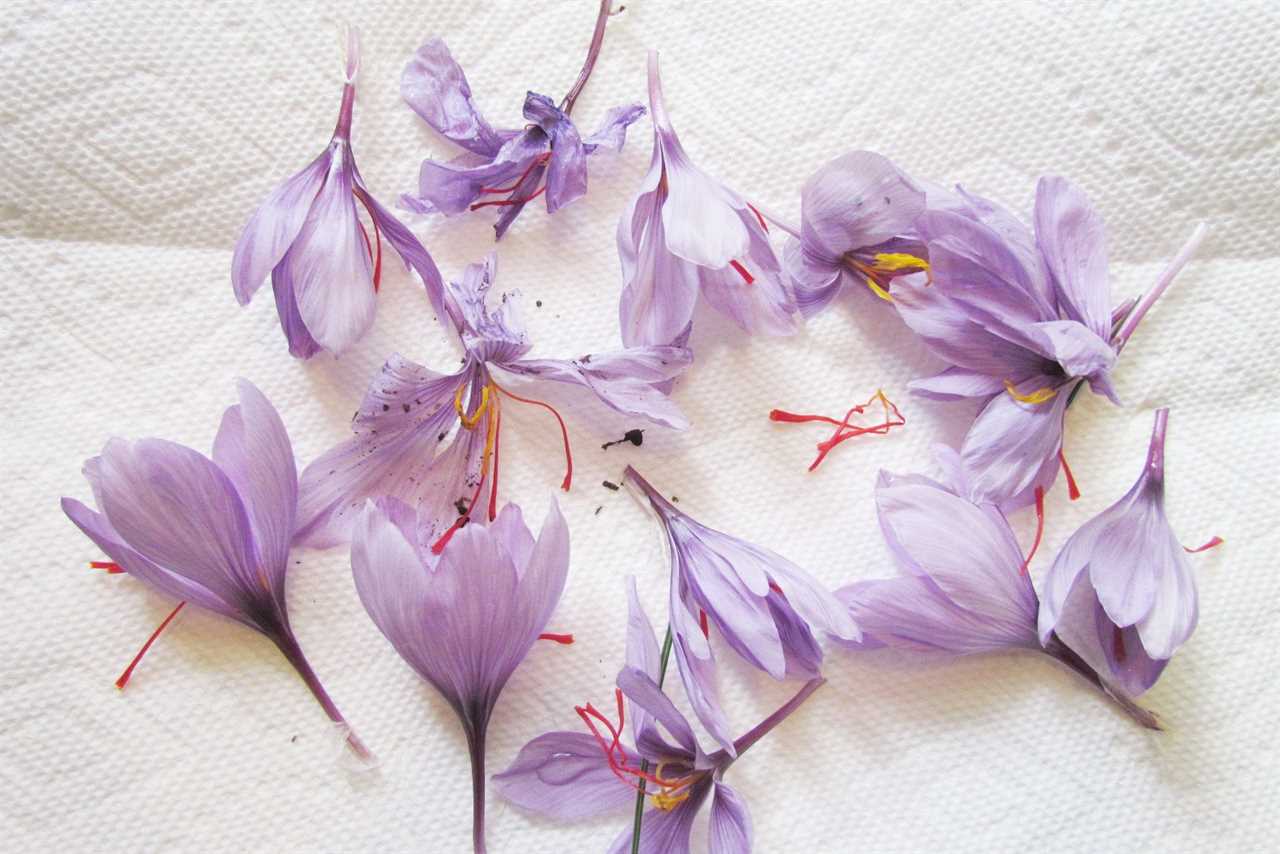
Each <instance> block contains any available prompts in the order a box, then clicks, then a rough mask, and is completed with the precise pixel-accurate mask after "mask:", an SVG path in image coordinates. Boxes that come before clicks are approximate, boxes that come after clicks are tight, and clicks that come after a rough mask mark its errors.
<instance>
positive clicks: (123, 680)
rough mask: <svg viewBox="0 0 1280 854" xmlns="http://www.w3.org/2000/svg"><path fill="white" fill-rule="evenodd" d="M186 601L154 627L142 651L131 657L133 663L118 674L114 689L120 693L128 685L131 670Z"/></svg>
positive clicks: (131, 673)
mask: <svg viewBox="0 0 1280 854" xmlns="http://www.w3.org/2000/svg"><path fill="white" fill-rule="evenodd" d="M186 604H187V603H186V600H183V601H182V602H179V603H178V607H176V608H174V609H173V610H172V611H170V612H169V616H167V617H165V618H164V620H163V621H162V622H161V623H160V625H158V626H156V630H155V631H154V632H152V633H151V637H149V638H147V642H146V643H144V644H143V645H142V649H140V650H138V654H137V655H135V656H134V657H133V661H130V662H129V666H128V667H126V668H125V669H124V673H121V674H120V678H119V679H117V680H116V687H117V688H119V689H120V690H121V691H123V690H124V686H125V685H127V684H128V683H129V677H130V676H132V675H133V669H134V668H135V667H137V666H138V662H140V661H142V656H144V655H146V654H147V650H149V649H151V645H152V644H153V643H155V642H156V638H158V637H160V633H161V632H163V631H164V630H165V627H166V626H168V625H169V624H170V623H171V622H173V618H174V617H176V616H178V612H179V611H181V610H182V607H183V606H184V605H186Z"/></svg>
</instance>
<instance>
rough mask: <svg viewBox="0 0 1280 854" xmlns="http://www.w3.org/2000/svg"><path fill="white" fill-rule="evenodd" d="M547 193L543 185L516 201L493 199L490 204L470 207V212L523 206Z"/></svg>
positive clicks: (481, 203) (476, 204) (479, 203)
mask: <svg viewBox="0 0 1280 854" xmlns="http://www.w3.org/2000/svg"><path fill="white" fill-rule="evenodd" d="M546 191H547V185H546V184H543V185H542V186H541V187H539V188H538V189H537V190H535V191H533V192H532V193H530V194H529V195H527V196H521V197H520V198H518V199H494V200H493V201H490V202H476V203H475V204H473V205H472V206H471V208H470V209H471V210H473V211H478V210H480V209H481V208H493V207H499V208H500V207H506V206H507V205H523V204H524V203H525V202H531V201H533V200H534V199H536V198H538V196H541V195H542V194H543V193H545V192H546Z"/></svg>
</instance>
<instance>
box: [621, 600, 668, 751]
mask: <svg viewBox="0 0 1280 854" xmlns="http://www.w3.org/2000/svg"><path fill="white" fill-rule="evenodd" d="M625 661H626V666H627V667H629V668H633V669H635V670H637V671H639V672H640V673H643V674H645V675H646V676H648V677H649V678H650V679H653V680H655V681H656V680H657V678H658V671H659V670H660V669H661V666H662V662H661V654H660V653H659V651H658V639H657V637H656V636H655V635H654V633H653V624H652V623H650V622H649V615H648V614H646V613H645V611H644V606H643V605H641V604H640V594H639V593H638V592H637V591H636V578H635V576H634V575H628V576H627V654H626V658H625ZM648 722H649V713H648V712H646V711H645V710H644V709H643V708H641V707H640V706H638V705H635V704H633V708H632V711H631V732H632V737H633V738H634V737H635V734H636V733H639V732H641V731H642V730H644V729H645V728H646V724H647V723H648Z"/></svg>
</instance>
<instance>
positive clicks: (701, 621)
mask: <svg viewBox="0 0 1280 854" xmlns="http://www.w3.org/2000/svg"><path fill="white" fill-rule="evenodd" d="M698 625H699V626H700V627H701V628H702V636H703V637H704V638H709V637H711V633H710V631H709V627H708V626H707V612H706V611H704V610H702V609H701V608H699V609H698Z"/></svg>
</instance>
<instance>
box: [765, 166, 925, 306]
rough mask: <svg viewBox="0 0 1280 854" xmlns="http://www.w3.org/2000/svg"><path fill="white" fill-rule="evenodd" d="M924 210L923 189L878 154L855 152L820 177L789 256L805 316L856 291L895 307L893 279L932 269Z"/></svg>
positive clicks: (806, 198)
mask: <svg viewBox="0 0 1280 854" xmlns="http://www.w3.org/2000/svg"><path fill="white" fill-rule="evenodd" d="M924 210H925V192H924V190H922V189H921V188H920V187H918V186H917V185H916V184H915V182H913V181H912V180H911V179H910V178H908V177H907V176H906V174H905V173H903V172H902V170H900V169H899V168H898V167H897V166H895V165H894V164H893V163H892V162H891V161H890V160H889V159H888V158H885V157H882V156H881V155H879V154H876V153H875V152H872V151H851V152H849V153H848V154H844V155H841V156H840V157H837V158H836V159H835V160H832V161H831V162H830V163H828V164H826V165H825V166H823V167H822V168H821V169H819V170H818V171H817V172H815V173H814V174H813V177H811V178H810V179H809V180H808V181H806V182H805V185H804V189H803V190H802V191H801V194H800V229H799V230H798V231H794V230H792V229H790V228H788V229H787V230H788V231H790V232H791V234H792V238H791V239H790V240H788V241H787V247H786V251H785V252H784V254H783V261H784V266H785V267H786V271H787V274H788V275H789V276H790V277H791V281H792V284H793V285H794V286H795V295H796V304H797V305H798V306H799V307H800V311H801V312H803V313H804V314H805V316H810V315H813V314H816V313H818V312H819V311H821V310H822V309H824V308H826V307H827V306H828V305H830V303H831V301H832V300H833V299H834V298H835V297H836V295H837V294H838V293H840V291H841V290H843V289H844V288H845V287H847V286H850V285H853V286H855V287H859V288H860V287H861V286H862V285H865V286H866V287H867V288H868V289H870V291H871V292H872V293H873V294H875V295H876V296H878V297H880V298H881V299H884V300H888V301H890V302H892V301H893V298H892V297H891V296H890V295H889V284H890V282H892V281H893V279H895V278H898V277H899V276H903V275H907V274H910V273H916V272H920V271H922V270H927V269H928V268H929V262H928V261H926V260H924V259H923V258H921V257H919V256H920V255H922V254H923V253H924V247H923V244H922V243H921V242H920V241H919V240H918V239H915V238H914V237H913V233H912V227H913V226H914V224H915V221H916V219H917V217H919V216H920V214H922V213H924Z"/></svg>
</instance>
